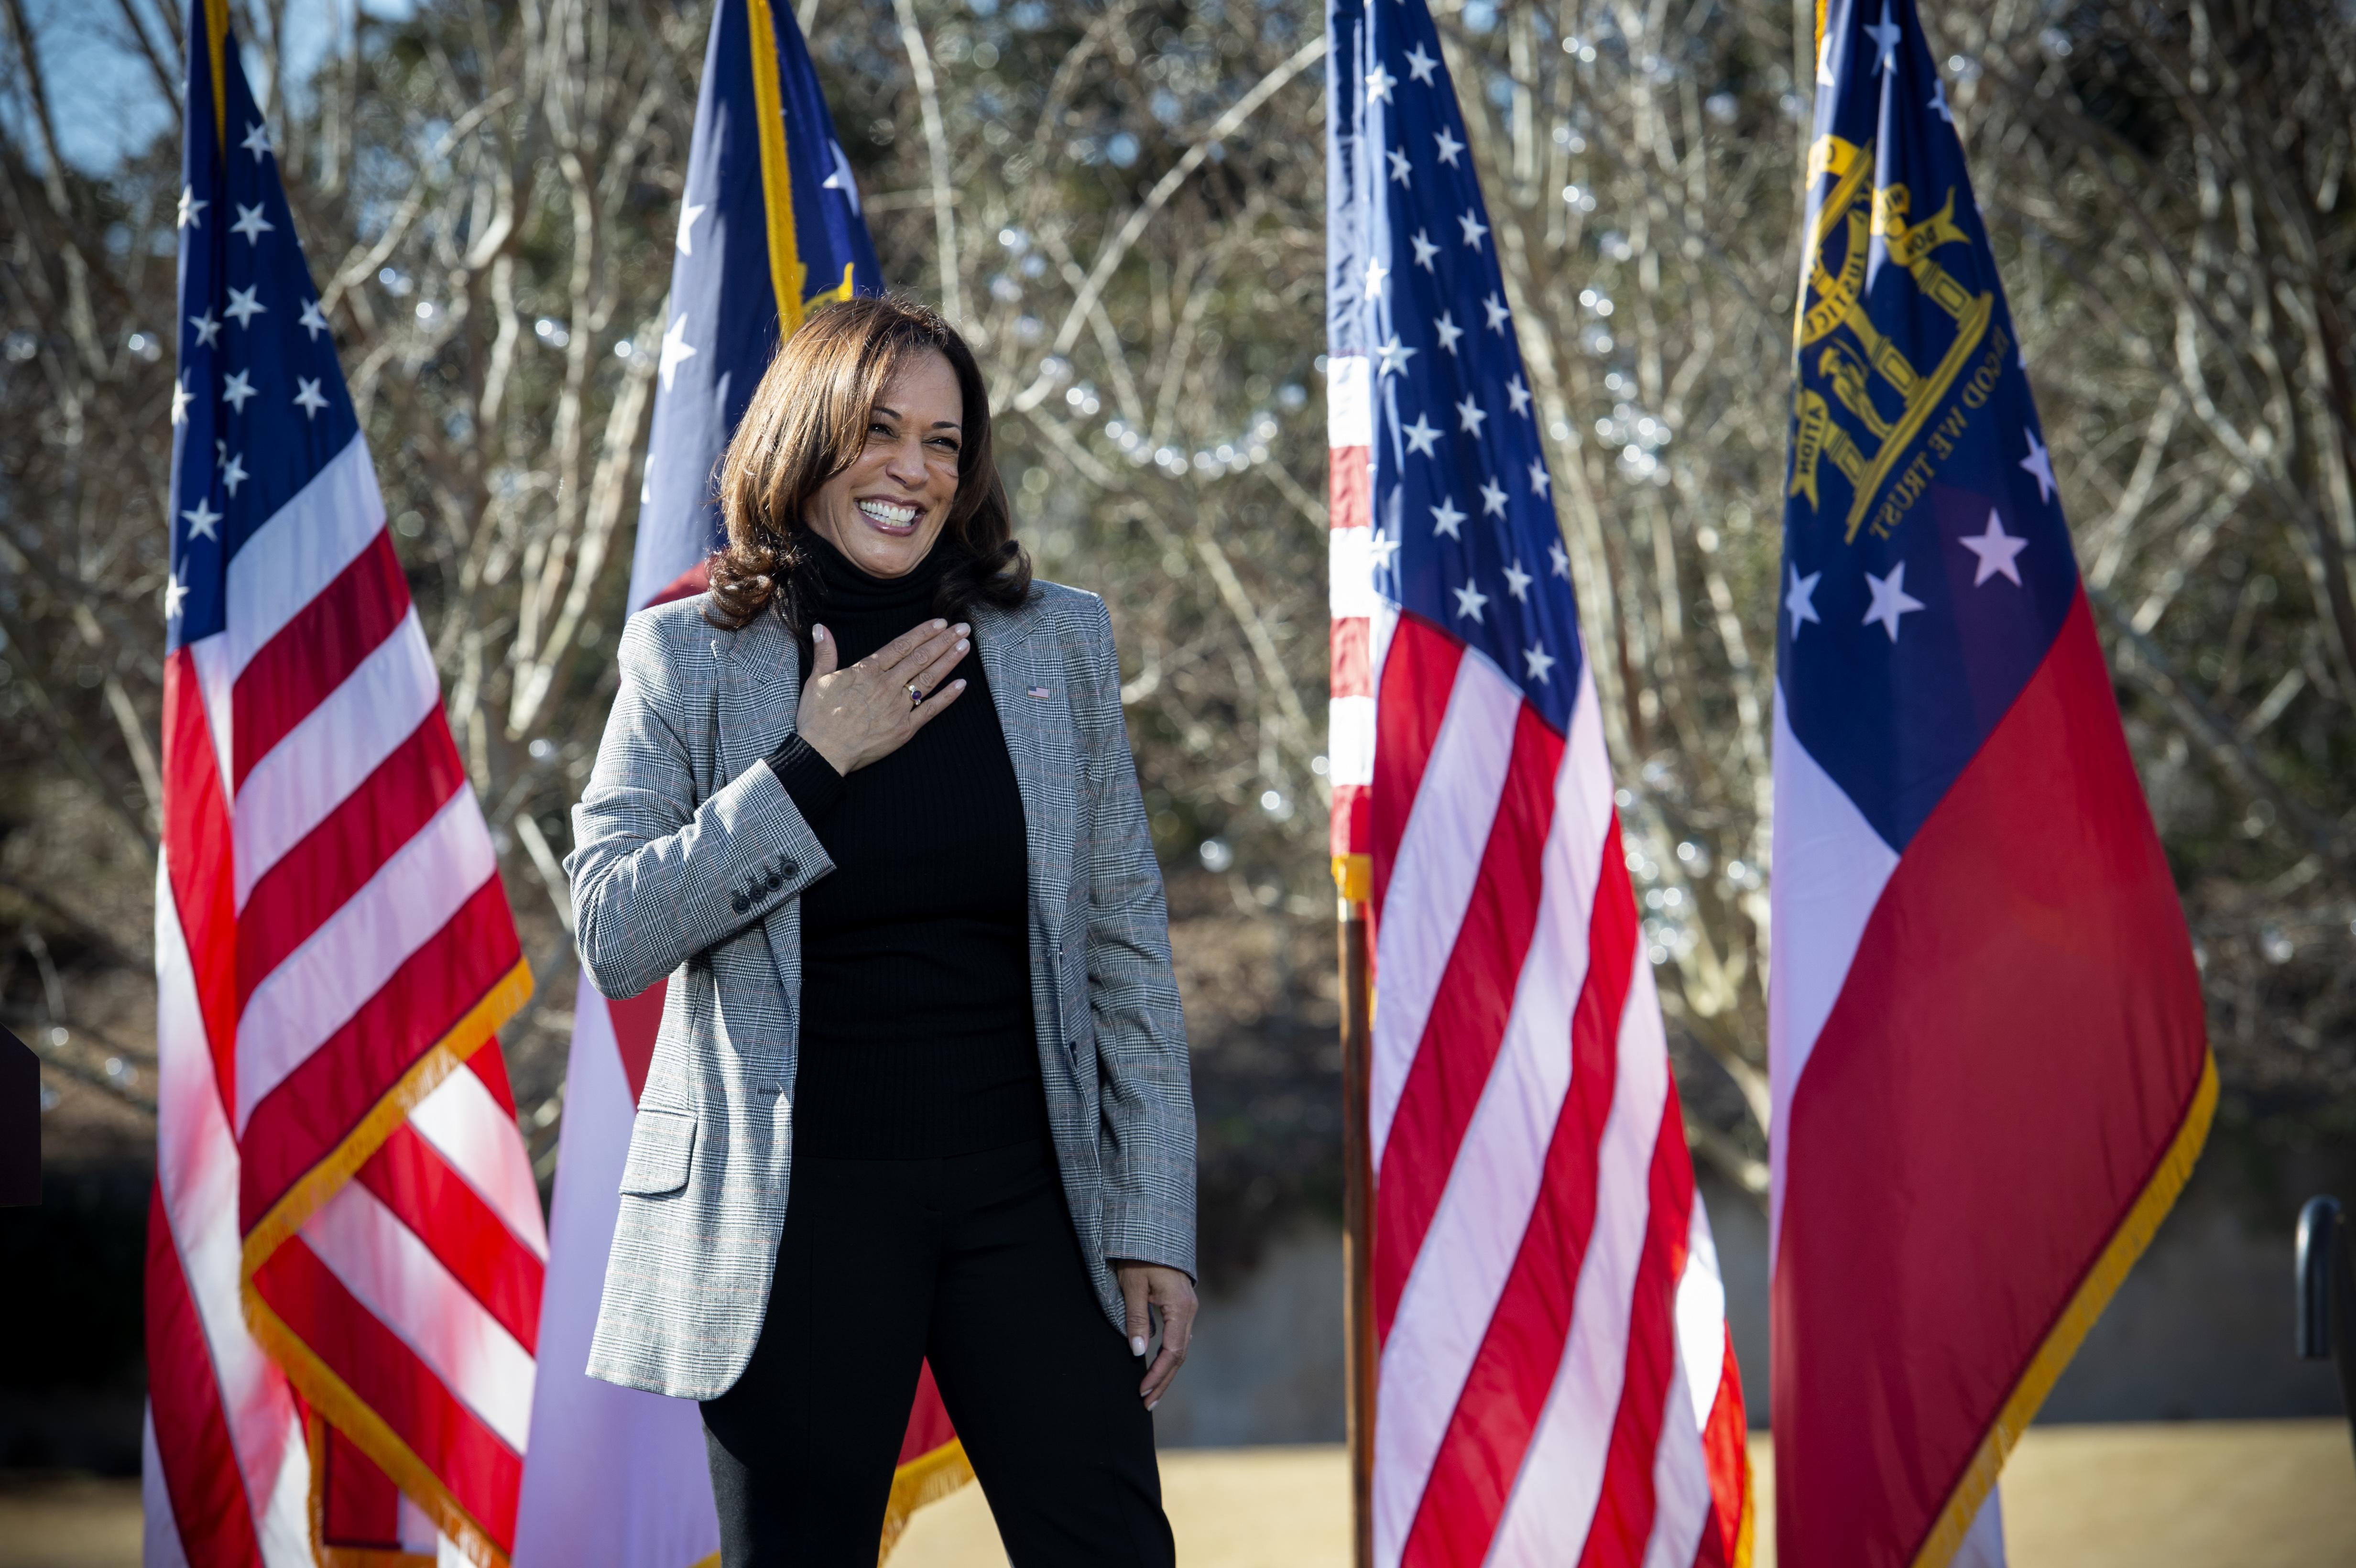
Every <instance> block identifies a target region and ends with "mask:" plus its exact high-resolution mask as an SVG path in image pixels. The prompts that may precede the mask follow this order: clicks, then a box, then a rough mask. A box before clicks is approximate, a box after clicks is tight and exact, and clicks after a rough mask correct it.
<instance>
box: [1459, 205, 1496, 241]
mask: <svg viewBox="0 0 2356 1568" xmlns="http://www.w3.org/2000/svg"><path fill="white" fill-rule="evenodd" d="M1456 221H1457V222H1458V223H1460V224H1462V226H1463V229H1464V243H1465V244H1467V245H1469V246H1471V247H1472V249H1473V250H1475V251H1478V250H1479V249H1480V248H1481V236H1483V234H1486V233H1487V232H1489V226H1488V225H1487V224H1485V223H1483V222H1482V221H1481V218H1480V215H1479V214H1478V213H1476V212H1474V211H1473V210H1472V208H1469V207H1468V208H1465V209H1464V216H1463V217H1462V218H1460V219H1457V220H1456Z"/></svg>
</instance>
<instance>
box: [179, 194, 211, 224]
mask: <svg viewBox="0 0 2356 1568" xmlns="http://www.w3.org/2000/svg"><path fill="white" fill-rule="evenodd" d="M211 205H212V203H211V202H209V201H198V199H197V192H196V187H193V186H185V185H184V186H182V187H180V220H179V222H178V223H177V225H175V227H177V228H180V229H202V228H203V227H204V226H205V220H204V218H203V217H202V214H203V212H204V210H205V208H208V207H210V206H211Z"/></svg>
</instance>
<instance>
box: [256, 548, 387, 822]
mask: <svg viewBox="0 0 2356 1568" xmlns="http://www.w3.org/2000/svg"><path fill="white" fill-rule="evenodd" d="M408 613H409V580H408V578H406V577H405V576H403V575H402V570H401V558H400V557H399V556H398V555H396V554H395V553H394V552H393V548H392V535H391V533H390V532H389V531H387V530H385V529H383V528H379V529H378V530H377V533H376V537H375V538H374V539H371V540H369V544H368V546H367V548H365V549H362V550H361V551H360V552H359V555H357V556H356V557H354V558H353V560H352V562H351V564H350V565H348V566H347V567H345V568H344V570H343V571H340V572H338V573H337V575H336V577H335V578H334V580H333V581H329V582H328V583H327V586H326V587H324V588H322V589H321V590H319V592H318V593H317V595H316V597H314V598H313V599H312V600H311V602H310V603H307V604H305V605H304V606H303V608H302V609H300V610H298V611H296V612H295V616H294V618H293V619H292V620H290V621H288V622H287V623H286V624H284V626H281V627H280V628H279V629H278V631H277V633H276V634H275V635H273V636H272V637H271V639H270V641H268V642H267V643H264V644H263V645H262V647H261V648H260V649H258V650H257V651H256V652H255V654H254V656H253V657H252V659H251V660H250V661H248V662H247V664H246V667H245V668H244V670H243V671H242V672H241V674H240V675H239V676H238V677H237V686H236V693H235V696H234V697H233V698H232V699H230V707H231V709H233V710H234V712H235V714H236V720H237V728H236V731H235V733H236V736H237V741H236V748H235V750H236V760H235V762H234V763H233V764H232V765H233V766H234V767H235V768H236V770H237V782H238V783H239V784H244V783H245V776H246V774H248V773H252V771H253V765H254V763H258V762H260V761H261V760H262V758H264V757H266V756H268V755H269V754H270V752H271V751H272V749H273V747H275V746H276V745H277V744H278V742H279V741H283V740H284V739H285V738H286V736H287V734H288V732H289V731H292V730H294V728H295V726H296V725H298V724H300V723H302V722H303V720H305V719H307V718H308V717H310V714H311V710H312V709H315V708H316V707H318V706H319V704H320V703H322V702H324V701H326V700H327V697H328V696H329V695H330V694H331V693H333V692H334V691H335V689H336V688H337V687H339V686H341V685H343V684H344V682H345V681H346V680H347V679H348V678H349V677H350V676H351V674H352V672H353V671H354V670H356V669H358V668H359V667H360V665H361V663H362V662H363V661H364V660H366V659H367V657H368V656H369V655H370V654H372V653H374V652H376V650H377V648H378V647H379V646H380V645H381V644H382V643H383V642H384V640H385V638H387V637H389V636H391V635H392V633H393V630H394V628H395V627H397V626H399V625H400V624H401V623H402V619H403V618H404V617H405V616H407V615H408Z"/></svg>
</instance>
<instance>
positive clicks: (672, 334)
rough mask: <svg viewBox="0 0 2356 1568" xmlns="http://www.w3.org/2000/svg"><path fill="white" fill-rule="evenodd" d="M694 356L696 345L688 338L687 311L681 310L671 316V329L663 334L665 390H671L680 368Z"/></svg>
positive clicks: (663, 379)
mask: <svg viewBox="0 0 2356 1568" xmlns="http://www.w3.org/2000/svg"><path fill="white" fill-rule="evenodd" d="M694 357H695V345H693V344H692V343H690V342H689V341H688V340H687V313H686V312H685V311H681V312H680V313H679V314H678V315H675V316H672V317H671V318H670V330H669V332H666V333H664V334H663V340H662V384H663V390H664V391H666V392H668V391H669V390H670V384H671V382H672V380H673V379H675V378H676V377H677V376H678V375H679V368H680V366H681V365H683V364H685V363H686V362H687V361H688V360H690V359H692V358H694Z"/></svg>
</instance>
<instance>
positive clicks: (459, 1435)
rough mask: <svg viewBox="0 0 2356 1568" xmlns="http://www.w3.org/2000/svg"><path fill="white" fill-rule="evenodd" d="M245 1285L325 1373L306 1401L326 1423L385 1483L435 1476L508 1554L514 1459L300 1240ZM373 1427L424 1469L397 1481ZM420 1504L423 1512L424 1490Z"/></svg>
mask: <svg viewBox="0 0 2356 1568" xmlns="http://www.w3.org/2000/svg"><path fill="white" fill-rule="evenodd" d="M253 1287H254V1289H255V1291H256V1293H257V1294H258V1295H259V1296H260V1297H261V1299H262V1302H263V1303H264V1304H265V1305H266V1306H267V1307H268V1308H269V1310H270V1311H271V1312H273V1313H274V1314H276V1316H277V1317H278V1318H279V1319H280V1321H281V1322H283V1323H284V1325H285V1326H286V1328H287V1330H288V1331H289V1332H291V1333H292V1334H293V1335H294V1336H295V1339H298V1340H300V1341H301V1344H302V1348H303V1350H304V1351H305V1352H307V1354H308V1355H309V1356H310V1357H313V1358H316V1360H317V1362H318V1363H319V1366H320V1368H322V1369H324V1371H326V1372H327V1373H328V1374H329V1376H330V1378H331V1380H332V1381H330V1382H329V1383H328V1384H327V1386H326V1387H325V1388H324V1389H317V1390H315V1398H314V1401H313V1403H315V1404H316V1405H318V1406H319V1408H320V1409H321V1411H322V1413H324V1414H325V1415H326V1416H327V1419H328V1421H329V1422H330V1423H332V1424H336V1425H338V1426H342V1427H344V1428H346V1429H347V1430H348V1431H351V1432H352V1433H353V1435H354V1437H355V1438H356V1439H357V1440H358V1441H359V1445H360V1446H361V1448H362V1449H363V1450H364V1451H366V1452H369V1454H371V1456H374V1457H375V1458H376V1460H377V1462H378V1463H379V1464H380V1465H382V1466H383V1467H385V1469H386V1470H387V1471H388V1473H390V1474H391V1475H392V1477H393V1479H394V1480H396V1481H403V1482H404V1484H405V1485H409V1486H415V1485H417V1484H418V1483H421V1482H426V1481H429V1480H431V1479H438V1480H439V1481H440V1482H441V1483H442V1485H443V1486H444V1488H447V1491H448V1494H449V1496H450V1499H451V1500H452V1501H454V1502H455V1503H456V1504H457V1505H458V1507H459V1508H460V1509H464V1510H465V1512H466V1516H467V1518H468V1519H470V1520H473V1522H474V1523H475V1524H476V1526H477V1527H478V1528H479V1529H480V1530H481V1531H483V1533H484V1534H486V1535H487V1536H488V1537H489V1538H490V1540H491V1541H492V1543H493V1544H494V1545H496V1546H497V1547H498V1550H499V1551H500V1552H501V1553H502V1554H504V1553H506V1552H508V1551H509V1550H510V1549H511V1548H512V1546H513V1544H514V1541H515V1503H516V1488H517V1487H518V1485H519V1483H520V1482H521V1480H522V1478H523V1460H522V1459H521V1457H520V1456H518V1455H517V1454H516V1453H515V1451H514V1450H513V1449H511V1448H509V1446H508V1445H506V1444H505V1443H503V1442H501V1441H500V1440H499V1437H498V1434H497V1433H495V1432H493V1431H492V1430H491V1429H490V1427H489V1426H487V1425H486V1424H484V1423H483V1422H482V1420H481V1419H480V1418H478V1417H477V1415H476V1414H475V1413H474V1412H472V1411H470V1410H468V1409H467V1408H466V1405H465V1404H464V1403H461V1402H460V1401H459V1399H458V1398H457V1396H456V1395H455V1394H453V1393H452V1392H450V1390H449V1389H448V1388H447V1387H445V1386H444V1383H443V1381H442V1380H441V1379H440V1378H438V1377H436V1376H435V1375H434V1370H433V1369H432V1368H431V1367H429V1366H427V1365H426V1364H425V1363H424V1362H423V1360H419V1359H418V1356H417V1353H416V1352H415V1351H413V1350H412V1349H410V1348H409V1346H408V1345H407V1344H405V1343H404V1342H403V1341H402V1339H401V1338H400V1336H398V1335H396V1334H395V1333H393V1331H392V1330H391V1329H390V1328H386V1327H385V1325H384V1324H383V1323H382V1322H381V1321H380V1319H379V1318H378V1317H376V1315H375V1314H374V1313H372V1312H370V1311H369V1309H368V1308H367V1307H364V1306H362V1305H361V1304H360V1302H359V1300H358V1299H357V1298H356V1297H354V1296H353V1295H352V1294H351V1292H350V1291H348V1290H347V1289H346V1288H345V1287H344V1284H343V1282H342V1281H341V1280H339V1279H337V1277H336V1276H335V1275H334V1274H333V1273H331V1272H330V1271H329V1270H328V1269H327V1265H326V1264H322V1263H321V1262H320V1261H319V1260H318V1258H317V1256H316V1254H314V1253H312V1251H311V1249H310V1248H309V1247H308V1246H307V1245H305V1243H304V1241H303V1239H302V1238H301V1237H300V1236H296V1237H294V1238H292V1239H290V1240H289V1241H287V1242H286V1243H284V1245H282V1246H280V1247H279V1248H278V1250H277V1251H276V1252H273V1253H271V1254H270V1257H269V1259H268V1261H267V1262H265V1263H263V1264H262V1266H261V1268H259V1269H257V1270H256V1271H255V1272H254V1276H253ZM306 1381H308V1380H306ZM347 1396H348V1397H347ZM372 1424H380V1425H381V1427H382V1430H383V1433H384V1434H388V1435H390V1436H391V1438H392V1439H393V1440H394V1441H395V1442H397V1443H398V1445H400V1448H401V1449H402V1450H404V1451H405V1453H406V1455H407V1456H408V1457H410V1458H412V1459H414V1460H415V1461H416V1462H417V1463H419V1464H422V1465H423V1467H424V1472H425V1473H423V1474H419V1475H416V1476H413V1477H403V1476H402V1474H401V1471H402V1463H401V1459H402V1456H401V1455H398V1454H393V1455H388V1454H385V1453H382V1452H380V1451H379V1450H378V1447H377V1445H376V1443H374V1442H373V1441H371V1440H370V1434H369V1427H370V1426H371V1425H372ZM420 1500H421V1501H422V1502H423V1503H426V1504H428V1505H429V1511H430V1504H431V1501H432V1499H431V1496H430V1494H429V1496H428V1497H427V1498H425V1499H420ZM445 1529H446V1527H445ZM451 1533H455V1532H451Z"/></svg>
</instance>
